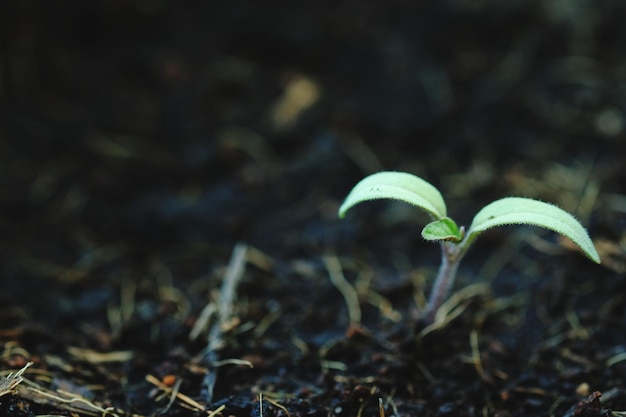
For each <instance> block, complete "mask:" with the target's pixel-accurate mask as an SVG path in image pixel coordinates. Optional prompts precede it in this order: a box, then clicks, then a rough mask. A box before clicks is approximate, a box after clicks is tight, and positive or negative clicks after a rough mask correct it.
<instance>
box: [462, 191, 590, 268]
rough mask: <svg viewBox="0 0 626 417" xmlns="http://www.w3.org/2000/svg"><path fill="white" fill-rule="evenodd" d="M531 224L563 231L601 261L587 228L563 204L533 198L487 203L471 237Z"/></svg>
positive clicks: (559, 231) (477, 216)
mask: <svg viewBox="0 0 626 417" xmlns="http://www.w3.org/2000/svg"><path fill="white" fill-rule="evenodd" d="M509 224H528V225H531V226H539V227H543V228H546V229H548V230H552V231H554V232H556V233H560V234H562V235H563V236H566V237H568V238H570V239H571V240H572V241H573V242H574V243H575V244H576V245H578V246H579V247H580V248H581V249H582V251H583V252H584V253H585V255H587V256H588V257H589V258H590V259H591V260H593V261H594V262H596V263H600V256H599V255H598V252H597V251H596V248H595V247H594V246H593V242H592V241H591V239H590V238H589V234H588V233H587V230H586V229H585V228H584V227H583V226H582V225H581V224H580V223H579V222H578V220H576V219H575V218H574V216H572V215H571V214H569V213H567V212H566V211H564V210H562V209H560V208H559V207H557V206H555V205H552V204H548V203H544V202H542V201H537V200H533V199H531V198H522V197H507V198H503V199H500V200H496V201H494V202H493V203H491V204H488V205H487V206H485V207H484V208H483V209H482V210H480V211H479V212H478V214H476V216H474V220H473V221H472V225H471V226H470V228H469V231H468V235H469V236H468V239H470V240H473V239H474V238H475V237H476V236H478V234H480V233H482V232H484V231H485V230H487V229H490V228H492V227H496V226H504V225H509Z"/></svg>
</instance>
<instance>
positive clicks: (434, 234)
mask: <svg viewBox="0 0 626 417" xmlns="http://www.w3.org/2000/svg"><path fill="white" fill-rule="evenodd" d="M379 199H392V200H400V201H404V202H406V203H409V204H413V205H415V206H417V207H418V208H420V209H422V210H424V211H425V212H427V213H428V214H429V215H430V217H431V219H432V221H431V222H430V223H428V224H427V225H426V226H425V227H424V229H423V230H422V237H423V238H424V239H426V240H429V241H433V242H439V244H440V246H441V265H440V267H439V272H438V274H437V278H436V279H435V282H434V284H433V287H432V290H431V292H430V297H429V299H428V305H427V307H426V311H425V312H424V313H423V320H424V322H425V324H432V322H433V321H434V318H435V314H436V312H437V310H438V309H439V307H440V306H441V305H442V303H443V302H444V301H445V300H446V298H447V297H448V294H449V292H450V289H451V288H452V284H453V283H454V279H455V277H456V273H457V269H458V267H459V262H461V259H463V256H464V255H465V253H466V252H467V250H468V249H469V247H470V245H471V244H472V243H473V242H474V240H475V239H476V238H477V237H478V236H479V235H480V234H481V233H482V232H484V231H485V230H487V229H490V228H492V227H496V226H504V225H510V224H527V225H531V226H539V227H543V228H546V229H548V230H552V231H554V232H556V233H560V234H562V235H564V236H566V237H568V238H569V239H571V240H572V241H573V242H574V243H575V244H576V245H578V246H579V247H580V249H581V250H582V251H583V253H584V254H585V255H586V256H587V257H588V258H589V259H591V260H592V261H594V262H596V263H598V264H599V263H600V257H599V256H598V252H596V249H595V247H594V246H593V242H592V241H591V239H590V238H589V234H588V233H587V230H586V229H585V228H584V227H583V226H582V225H581V224H580V223H579V222H578V220H576V219H575V218H574V216H572V215H571V214H569V213H567V212H565V211H564V210H562V209H560V208H559V207H557V206H555V205H552V204H548V203H544V202H542V201H538V200H534V199H531V198H523V197H507V198H502V199H500V200H496V201H494V202H492V203H490V204H488V205H486V206H485V207H483V208H482V209H481V210H480V211H479V212H478V213H477V214H476V216H474V219H473V220H472V223H471V225H470V227H469V229H467V230H466V229H465V227H463V226H461V227H459V226H457V224H456V222H455V221H454V220H452V219H451V218H450V217H448V216H447V210H446V203H445V202H444V200H443V197H442V196H441V193H440V192H439V190H437V189H436V188H435V187H434V186H433V185H432V184H430V183H428V182H426V181H424V180H423V179H421V178H419V177H416V176H415V175H412V174H408V173H405V172H393V171H389V172H379V173H377V174H373V175H370V176H368V177H365V178H364V179H362V180H361V181H359V183H358V184H357V185H356V186H355V187H354V188H353V189H352V191H350V194H348V196H347V197H346V200H345V201H344V202H343V204H342V205H341V207H340V208H339V217H341V218H343V217H344V216H345V215H346V212H347V211H348V210H350V209H351V208H352V207H354V206H355V205H356V204H359V203H362V202H364V201H371V200H379Z"/></svg>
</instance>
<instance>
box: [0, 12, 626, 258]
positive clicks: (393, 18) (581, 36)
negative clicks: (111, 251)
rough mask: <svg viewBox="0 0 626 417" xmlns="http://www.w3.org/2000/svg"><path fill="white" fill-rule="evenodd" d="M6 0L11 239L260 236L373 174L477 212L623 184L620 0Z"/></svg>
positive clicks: (329, 210)
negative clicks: (432, 189) (388, 173)
mask: <svg viewBox="0 0 626 417" xmlns="http://www.w3.org/2000/svg"><path fill="white" fill-rule="evenodd" d="M0 7H1V9H0V26H1V29H0V30H1V31H2V32H1V37H2V41H1V42H2V43H1V46H2V62H1V67H0V75H1V78H2V83H1V85H0V97H1V103H2V109H3V110H2V120H3V122H2V131H1V133H0V135H1V137H0V139H1V142H0V146H1V149H0V158H1V159H2V160H1V161H0V170H1V171H0V181H2V189H3V190H4V192H3V193H2V196H0V199H1V200H0V204H1V207H2V216H3V219H2V222H3V225H2V230H3V233H2V234H3V235H4V236H5V237H6V236H11V243H10V245H11V246H14V247H15V246H19V245H22V244H23V245H26V246H30V243H28V244H27V243H24V242H22V239H25V240H26V241H30V240H31V239H32V236H33V235H38V234H40V233H41V236H40V239H38V240H45V234H46V231H49V232H50V233H55V231H54V230H55V229H59V228H60V229H61V230H67V229H68V228H73V227H75V226H76V224H77V223H80V225H81V226H80V227H81V228H82V229H83V230H82V232H83V233H85V234H88V235H89V236H91V238H92V239H94V240H96V241H98V243H106V242H111V241H116V240H119V239H124V240H125V239H131V240H133V239H139V240H140V241H141V242H142V243H143V244H147V245H158V244H160V243H159V242H166V241H176V242H180V241H184V240H186V239H192V240H193V239H202V240H208V241H215V242H217V241H222V240H225V241H228V242H233V241H236V240H242V239H243V240H250V241H258V242H262V241H264V239H270V238H269V237H268V236H271V235H272V234H273V233H274V232H276V231H277V230H279V229H281V228H283V227H285V226H290V225H294V224H298V223H300V225H302V222H304V223H309V222H310V221H311V220H312V217H316V216H322V217H323V216H324V215H328V217H333V216H334V213H333V211H334V209H335V206H336V204H337V203H338V202H339V201H340V200H341V198H343V196H344V195H345V194H346V192H347V191H348V190H349V188H350V187H351V185H353V183H354V182H355V181H356V180H357V179H358V178H360V177H361V176H363V175H364V174H367V173H370V172H374V171H377V170H381V169H398V170H407V171H411V172H413V173H416V174H418V175H422V176H424V177H426V178H428V179H429V180H430V181H431V182H433V183H435V184H436V185H437V186H439V187H440V188H441V189H442V190H443V192H444V195H446V196H447V197H448V198H449V199H450V200H454V199H455V198H457V197H459V198H461V199H462V200H467V197H468V196H471V197H472V198H476V199H478V200H477V201H476V205H482V203H484V202H485V201H487V199H491V198H493V197H497V196H500V195H502V193H508V194H510V193H515V194H525V195H530V196H535V197H539V198H547V199H550V200H553V199H554V198H556V197H557V195H556V194H555V193H557V192H558V190H559V189H560V188H563V187H581V189H583V188H584V187H585V186H586V185H588V184H589V183H590V182H593V183H594V184H596V185H597V184H601V185H602V190H603V191H604V192H607V193H620V192H622V190H621V188H620V185H621V184H622V180H623V175H624V174H623V170H622V169H621V168H622V165H623V160H622V158H621V155H622V152H624V151H623V150H622V149H623V148H624V147H623V146H622V142H624V109H625V101H626V94H624V92H625V89H626V59H624V54H623V50H624V47H625V46H626V28H625V27H624V25H623V24H622V22H623V17H624V16H626V5H625V4H624V3H623V2H621V1H618V0H615V1H611V0H607V1H602V2H597V1H590V0H568V1H560V0H555V1H550V2H544V1H528V0H525V1H507V2H499V1H487V0H485V1H467V0H465V1H464V0H446V1H432V2H428V1H391V2H386V3H385V4H382V3H379V2H362V1H358V2H353V1H340V2H322V3H320V2H313V1H301V2H289V1H271V2H253V1H241V0H236V1H229V2H215V1H209V2H200V1H198V2H194V1H190V2H173V1H167V0H136V1H102V2H80V1H62V2H53V3H49V2H45V3H42V2H37V1H20V2H3V5H2V6H0ZM572 176H577V177H576V181H573V180H572ZM527 180H528V181H527ZM569 180H572V181H569ZM564 182H570V184H569V185H567V184H565V183H564ZM572 182H573V183H574V184H571V183H572ZM524 187H526V188H530V189H525V188H524ZM570 191H572V192H574V193H576V192H577V190H570ZM579 191H580V190H579ZM468 204H471V202H470V203H468ZM450 205H451V206H453V203H450ZM565 205H566V208H568V209H572V207H568V204H565ZM289 208H291V209H292V210H288V209H289ZM573 209H574V210H573V211H577V210H578V207H573ZM285 213H287V214H285ZM453 213H454V211H453ZM586 214H589V213H586ZM307 220H308V222H307ZM462 220H465V221H469V218H466V219H462ZM310 227H311V228H312V229H317V228H322V227H323V226H321V225H314V224H310ZM305 229H307V226H306V225H305ZM310 232H311V233H313V234H315V233H318V232H316V231H315V230H310ZM322 234H323V233H322ZM146 237H149V239H146ZM315 239H321V237H316V238H315ZM270 240H271V239H270ZM265 243H267V244H270V242H265ZM5 244H8V243H5Z"/></svg>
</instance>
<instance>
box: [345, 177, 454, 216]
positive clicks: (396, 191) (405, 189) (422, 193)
mask: <svg viewBox="0 0 626 417" xmlns="http://www.w3.org/2000/svg"><path fill="white" fill-rule="evenodd" d="M380 199H391V200H399V201H404V202H405V203H409V204H413V205H414V206H417V207H419V208H421V209H422V210H424V211H426V212H427V213H428V214H430V216H431V217H432V218H433V219H441V218H442V217H445V216H446V203H445V202H444V201H443V197H442V196H441V193H440V192H439V190H437V189H436V188H435V187H434V186H433V185H432V184H430V183H429V182H427V181H424V180H423V179H421V178H420V177H417V176H415V175H412V174H409V173H406V172H395V171H383V172H379V173H376V174H372V175H370V176H367V177H365V178H363V179H362V180H361V181H359V182H358V183H357V185H355V186H354V188H353V189H352V191H350V194H348V196H347V197H346V200H345V201H344V202H343V204H342V205H341V207H340V208H339V217H341V218H343V217H344V216H345V215H346V212H347V211H348V210H350V209H351V208H352V207H354V206H355V205H357V204H359V203H362V202H364V201H371V200H380Z"/></svg>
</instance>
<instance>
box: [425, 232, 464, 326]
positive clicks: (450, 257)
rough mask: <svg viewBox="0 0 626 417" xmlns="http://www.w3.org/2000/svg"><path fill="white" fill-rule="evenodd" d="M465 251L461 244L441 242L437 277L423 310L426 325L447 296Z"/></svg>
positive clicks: (433, 318)
mask: <svg viewBox="0 0 626 417" xmlns="http://www.w3.org/2000/svg"><path fill="white" fill-rule="evenodd" d="M464 253H465V251H464V250H463V247H462V245H458V244H454V243H451V242H441V265H440V266H439V272H438V273H437V278H436V279H435V282H434V284H433V288H432V289H431V290H430V297H429V298H428V306H427V308H426V311H425V312H424V316H423V320H424V322H425V324H426V325H429V324H432V323H433V321H434V320H435V314H436V313H437V310H439V307H441V305H442V304H443V302H444V301H445V300H446V299H447V298H448V294H449V293H450V289H451V288H452V284H454V280H455V278H456V273H457V270H458V269H459V263H460V261H461V258H462V257H463V254H464Z"/></svg>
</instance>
